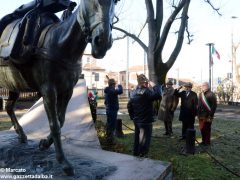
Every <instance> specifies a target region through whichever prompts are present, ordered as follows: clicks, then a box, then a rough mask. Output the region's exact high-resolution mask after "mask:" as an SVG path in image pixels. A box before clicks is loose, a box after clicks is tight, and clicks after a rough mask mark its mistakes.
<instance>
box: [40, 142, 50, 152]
mask: <svg viewBox="0 0 240 180" xmlns="http://www.w3.org/2000/svg"><path fill="white" fill-rule="evenodd" d="M38 148H39V149H40V150H41V151H44V150H47V149H48V148H49V144H48V141H47V140H46V139H41V140H40V142H39V145H38Z"/></svg>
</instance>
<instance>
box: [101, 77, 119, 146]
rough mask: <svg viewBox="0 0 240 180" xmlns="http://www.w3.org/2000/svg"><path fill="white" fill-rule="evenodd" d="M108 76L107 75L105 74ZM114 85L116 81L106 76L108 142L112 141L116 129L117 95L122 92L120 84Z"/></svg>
mask: <svg viewBox="0 0 240 180" xmlns="http://www.w3.org/2000/svg"><path fill="white" fill-rule="evenodd" d="M107 78H108V76H107ZM115 87H116V81H115V80H114V79H109V78H108V87H106V88H105V89H104V93H105V102H104V104H105V107H106V114H107V138H108V141H109V142H110V143H112V142H113V134H114V132H115V129H116V122H117V113H118V109H119V102H118V95H120V94H122V93H123V88H122V85H120V84H119V85H118V88H117V89H115Z"/></svg>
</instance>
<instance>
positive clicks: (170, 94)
mask: <svg viewBox="0 0 240 180" xmlns="http://www.w3.org/2000/svg"><path fill="white" fill-rule="evenodd" d="M177 105H178V98H177V97H176V96H175V95H174V88H173V87H170V88H165V89H164V91H163V96H162V100H161V103H160V107H159V111H158V119H159V120H161V121H166V122H168V121H172V120H173V115H174V111H175V110H176V108H177Z"/></svg>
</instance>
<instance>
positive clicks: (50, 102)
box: [41, 85, 74, 176]
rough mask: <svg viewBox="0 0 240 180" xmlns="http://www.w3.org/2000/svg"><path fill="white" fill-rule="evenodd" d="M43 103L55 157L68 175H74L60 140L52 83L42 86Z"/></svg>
mask: <svg viewBox="0 0 240 180" xmlns="http://www.w3.org/2000/svg"><path fill="white" fill-rule="evenodd" d="M41 94H42V96H43V103H44V107H45V110H46V112H47V116H48V121H49V126H50V134H51V137H52V139H53V143H54V147H55V152H56V159H57V161H58V162H59V163H60V164H61V165H62V168H63V171H64V172H65V173H66V174H67V175H68V176H72V175H74V169H73V167H72V165H71V164H70V163H69V161H68V160H67V159H66V158H65V155H64V152H63V148H62V142H61V127H60V124H59V117H58V111H57V90H56V88H55V87H54V86H52V85H46V86H45V87H43V88H42V91H41Z"/></svg>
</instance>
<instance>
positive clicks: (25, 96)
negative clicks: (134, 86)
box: [0, 88, 40, 100]
mask: <svg viewBox="0 0 240 180" xmlns="http://www.w3.org/2000/svg"><path fill="white" fill-rule="evenodd" d="M8 96H9V90H8V89H5V88H0V97H1V98H2V99H7V98H8ZM39 97H40V96H39V93H38V92H21V93H20V96H19V100H36V99H38V98H39Z"/></svg>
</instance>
